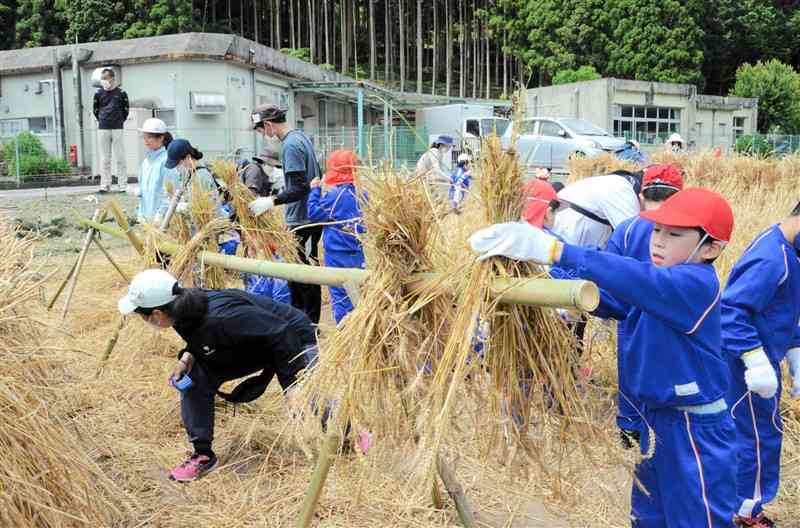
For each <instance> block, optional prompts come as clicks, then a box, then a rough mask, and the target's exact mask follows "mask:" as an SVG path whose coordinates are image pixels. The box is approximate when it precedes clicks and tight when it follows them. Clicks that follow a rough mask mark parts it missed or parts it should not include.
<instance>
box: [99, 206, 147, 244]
mask: <svg viewBox="0 0 800 528" xmlns="http://www.w3.org/2000/svg"><path fill="white" fill-rule="evenodd" d="M108 208H109V209H110V210H111V214H113V215H114V218H115V219H116V220H117V224H119V227H120V228H121V229H122V233H123V237H120V238H127V239H128V241H129V242H130V243H131V245H132V246H133V247H134V249H136V252H137V253H139V254H140V255H144V245H142V241H141V240H139V237H137V236H136V233H134V232H133V231H132V230H131V226H130V224H129V223H128V217H127V216H125V213H124V212H122V209H121V208H120V206H119V204H118V203H117V201H116V200H110V201H109V202H108ZM95 229H97V230H98V231H102V230H101V229H98V228H97V226H95Z"/></svg>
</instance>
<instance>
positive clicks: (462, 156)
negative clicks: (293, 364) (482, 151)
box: [458, 153, 472, 163]
mask: <svg viewBox="0 0 800 528" xmlns="http://www.w3.org/2000/svg"><path fill="white" fill-rule="evenodd" d="M462 161H472V156H470V155H469V154H467V153H462V154H459V155H458V162H459V163H461V162H462Z"/></svg>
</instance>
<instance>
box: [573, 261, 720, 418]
mask: <svg viewBox="0 0 800 528" xmlns="http://www.w3.org/2000/svg"><path fill="white" fill-rule="evenodd" d="M559 265H560V266H561V267H563V268H566V269H574V270H576V271H577V273H578V275H579V276H580V277H582V278H585V279H588V280H591V281H594V282H595V283H596V284H597V285H598V286H599V287H600V288H602V289H604V290H606V295H604V296H603V297H602V299H601V302H602V303H603V304H604V306H603V307H601V310H600V312H602V311H603V309H607V310H608V311H609V312H610V314H611V315H614V316H615V318H620V316H622V315H625V316H626V318H627V319H628V323H629V324H628V325H627V326H626V338H625V340H626V342H627V345H626V350H625V357H626V361H627V362H628V366H627V368H626V372H625V374H626V375H627V376H628V379H629V383H630V391H631V393H632V395H633V396H634V397H635V398H636V399H638V400H639V401H641V402H643V403H644V404H645V405H647V406H649V407H652V408H660V407H676V406H687V405H705V404H708V403H712V402H714V401H717V400H719V399H720V398H722V397H723V396H724V395H725V392H726V390H727V388H728V376H727V365H726V363H725V361H724V360H723V358H722V355H721V352H720V349H721V346H720V345H721V338H720V322H719V321H720V308H719V298H720V294H721V292H720V286H719V281H718V279H717V275H716V272H715V271H714V267H713V266H711V265H709V264H682V265H679V266H672V267H669V268H659V267H656V266H654V265H652V264H650V263H646V262H639V261H637V260H635V259H633V258H629V257H620V256H618V255H611V254H608V253H604V252H601V251H597V250H593V249H586V248H580V247H577V246H572V245H565V246H564V252H563V255H562V258H561V260H560V262H559ZM624 305H630V310H629V311H628V312H627V314H626V313H625V312H624V311H623V309H621V307H623V306H624Z"/></svg>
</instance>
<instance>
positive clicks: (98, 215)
mask: <svg viewBox="0 0 800 528" xmlns="http://www.w3.org/2000/svg"><path fill="white" fill-rule="evenodd" d="M105 216H106V214H105V212H104V211H101V209H100V208H97V209H95V210H94V215H93V216H92V220H94V221H99V222H102V221H103V218H105ZM92 238H94V228H91V227H90V228H89V229H88V230H87V231H86V237H85V238H84V240H83V247H81V253H80V255H78V261H77V262H75V269H74V270H73V272H72V282H71V283H70V285H69V290H67V298H66V299H65V300H64V309H63V310H62V311H61V320H62V321H63V320H64V319H66V318H67V312H68V311H69V303H70V302H71V301H72V295H73V294H74V293H75V287H76V286H77V285H78V276H79V275H80V274H81V268H82V267H83V262H84V261H85V260H86V253H88V252H89V245H91V243H92Z"/></svg>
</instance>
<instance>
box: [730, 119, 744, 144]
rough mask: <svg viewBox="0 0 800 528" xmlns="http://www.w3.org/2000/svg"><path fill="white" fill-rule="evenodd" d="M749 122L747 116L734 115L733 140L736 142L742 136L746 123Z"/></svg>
mask: <svg viewBox="0 0 800 528" xmlns="http://www.w3.org/2000/svg"><path fill="white" fill-rule="evenodd" d="M746 124H747V118H746V117H734V118H733V141H734V142H735V141H736V140H737V139H739V138H740V137H741V136H743V135H744V129H745V125H746Z"/></svg>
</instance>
